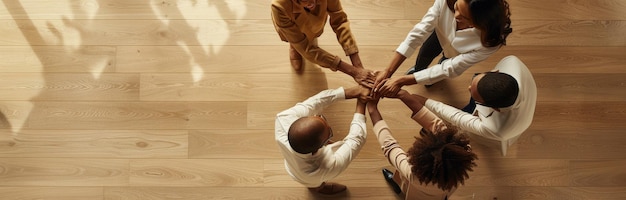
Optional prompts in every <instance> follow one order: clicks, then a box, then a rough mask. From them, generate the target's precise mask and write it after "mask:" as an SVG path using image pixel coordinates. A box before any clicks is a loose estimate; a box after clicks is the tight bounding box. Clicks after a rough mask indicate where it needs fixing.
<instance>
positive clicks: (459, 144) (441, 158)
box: [407, 126, 478, 190]
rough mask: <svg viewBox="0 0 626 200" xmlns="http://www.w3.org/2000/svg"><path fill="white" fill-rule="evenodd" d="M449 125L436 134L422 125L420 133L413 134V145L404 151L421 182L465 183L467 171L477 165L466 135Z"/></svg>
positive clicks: (450, 185) (444, 187) (449, 186)
mask: <svg viewBox="0 0 626 200" xmlns="http://www.w3.org/2000/svg"><path fill="white" fill-rule="evenodd" d="M448 127H449V128H447V129H444V130H441V131H437V133H436V134H434V133H431V132H430V131H427V130H426V129H422V130H421V131H420V136H421V137H419V138H418V137H415V143H413V147H411V148H410V149H409V151H408V152H407V153H408V157H409V164H411V166H412V167H411V171H412V172H413V175H415V176H417V178H418V179H419V181H420V183H422V184H430V183H432V184H433V185H437V187H438V188H440V189H442V190H450V189H452V188H455V187H457V186H458V185H459V183H460V184H461V185H462V184H464V183H465V180H466V179H467V178H469V175H468V171H473V170H472V167H475V166H476V163H475V162H474V160H476V159H478V157H477V156H476V154H475V153H474V152H472V150H471V147H470V146H469V138H468V137H467V135H465V134H461V133H458V132H457V129H456V128H453V127H452V128H450V126H448Z"/></svg>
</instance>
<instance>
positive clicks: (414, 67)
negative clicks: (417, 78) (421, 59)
mask: <svg viewBox="0 0 626 200" xmlns="http://www.w3.org/2000/svg"><path fill="white" fill-rule="evenodd" d="M425 69H426V67H420V68H417V66H413V67H411V68H409V70H408V71H406V75H409V74H414V73H415V72H419V71H422V70H425Z"/></svg>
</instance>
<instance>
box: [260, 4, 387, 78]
mask: <svg viewBox="0 0 626 200" xmlns="http://www.w3.org/2000/svg"><path fill="white" fill-rule="evenodd" d="M271 9H272V20H273V22H274V27H275V28H276V32H277V33H278V35H279V36H280V39H281V40H282V41H285V42H288V43H289V59H290V61H291V66H292V67H293V68H294V69H295V70H296V71H297V72H300V71H301V70H302V68H303V63H304V62H303V60H302V59H303V58H302V57H304V58H306V59H307V60H309V61H311V62H313V63H315V64H317V65H320V66H321V67H324V68H328V69H330V70H332V71H337V70H339V71H341V72H344V73H346V74H348V75H350V76H352V77H353V78H354V80H355V81H356V82H357V83H359V84H361V85H364V86H367V87H370V88H371V87H373V84H374V80H375V75H374V73H373V72H372V71H371V70H367V69H365V68H364V67H363V64H362V63H361V58H360V57H359V49H358V48H357V44H356V40H355V39H354V36H353V35H352V31H351V30H350V23H349V22H348V16H347V14H346V13H345V12H344V11H343V8H342V7H341V2H340V1H339V0H272V5H271ZM329 17H330V26H331V27H332V29H333V31H334V32H335V34H336V35H337V41H338V42H339V44H341V47H342V48H343V51H344V52H345V54H346V55H347V56H349V57H350V61H351V63H352V64H349V63H346V62H344V61H342V60H341V58H340V56H338V55H334V54H332V53H330V52H328V51H326V50H324V49H322V48H320V47H319V46H318V45H317V38H318V37H319V36H320V35H322V33H323V32H324V26H325V25H326V21H328V18H329Z"/></svg>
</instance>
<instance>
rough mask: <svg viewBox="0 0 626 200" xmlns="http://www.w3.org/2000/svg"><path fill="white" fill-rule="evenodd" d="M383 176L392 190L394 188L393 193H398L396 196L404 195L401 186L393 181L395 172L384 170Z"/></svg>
mask: <svg viewBox="0 0 626 200" xmlns="http://www.w3.org/2000/svg"><path fill="white" fill-rule="evenodd" d="M383 176H384V177H385V180H386V181H387V183H389V185H391V188H393V191H394V192H396V194H400V193H402V189H400V186H399V185H398V184H397V183H396V182H395V181H394V180H393V172H391V171H389V170H387V169H385V168H383Z"/></svg>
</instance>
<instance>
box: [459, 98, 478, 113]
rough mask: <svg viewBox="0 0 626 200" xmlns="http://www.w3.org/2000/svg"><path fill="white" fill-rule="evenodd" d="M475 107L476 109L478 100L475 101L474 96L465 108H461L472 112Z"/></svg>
mask: <svg viewBox="0 0 626 200" xmlns="http://www.w3.org/2000/svg"><path fill="white" fill-rule="evenodd" d="M475 109H476V101H474V98H472V97H470V100H469V103H468V104H467V105H466V106H465V107H463V109H461V110H462V111H465V112H466V113H469V114H472V113H473V112H474V110H475Z"/></svg>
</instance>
